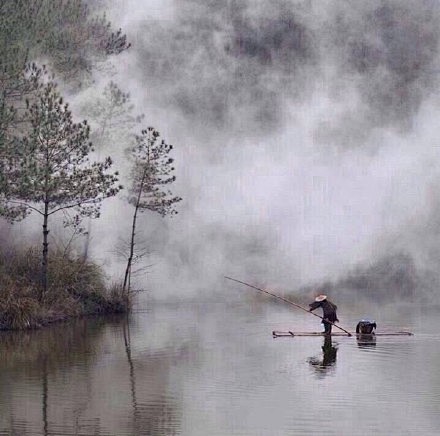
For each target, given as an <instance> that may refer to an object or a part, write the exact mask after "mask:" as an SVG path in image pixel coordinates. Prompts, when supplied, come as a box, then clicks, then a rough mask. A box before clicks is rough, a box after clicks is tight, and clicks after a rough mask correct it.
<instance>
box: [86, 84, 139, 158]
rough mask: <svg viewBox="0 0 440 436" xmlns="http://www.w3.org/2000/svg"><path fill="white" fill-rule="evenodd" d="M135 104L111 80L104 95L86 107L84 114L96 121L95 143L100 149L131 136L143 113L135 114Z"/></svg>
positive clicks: (91, 121)
mask: <svg viewBox="0 0 440 436" xmlns="http://www.w3.org/2000/svg"><path fill="white" fill-rule="evenodd" d="M133 110H134V105H133V104H132V103H131V98H130V94H129V93H127V92H124V91H122V90H121V88H119V86H118V85H117V84H116V83H115V82H113V81H110V82H109V83H108V84H107V86H106V87H105V88H104V91H103V92H102V95H101V96H99V97H97V98H95V99H94V101H93V102H92V103H91V104H87V106H86V107H84V114H85V115H86V116H87V119H88V120H89V122H90V123H94V124H95V125H96V126H94V132H93V136H92V139H93V143H94V144H95V146H96V147H97V148H98V149H99V148H101V147H103V146H107V147H108V146H109V145H111V144H113V145H114V144H115V143H116V144H119V145H120V144H121V142H123V141H127V137H130V136H131V133H130V132H131V131H132V129H133V128H134V127H135V125H136V124H138V123H140V122H141V120H142V119H143V117H144V116H143V115H134V114H133Z"/></svg>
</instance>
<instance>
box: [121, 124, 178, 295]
mask: <svg viewBox="0 0 440 436" xmlns="http://www.w3.org/2000/svg"><path fill="white" fill-rule="evenodd" d="M159 136H160V135H159V132H158V131H157V130H155V129H154V128H153V127H148V128H147V129H145V130H142V132H141V134H140V135H139V136H136V145H135V146H134V147H133V148H132V149H131V150H130V152H131V157H132V158H133V160H134V164H133V169H132V174H131V176H132V185H131V187H130V196H129V198H128V202H129V203H130V204H131V205H133V206H134V213H133V220H132V226H131V236H130V245H129V255H128V259H127V267H126V269H125V275H124V284H123V291H124V292H127V294H128V293H129V290H130V274H131V267H132V263H133V256H134V251H135V245H136V221H137V216H138V213H139V212H141V213H142V212H145V211H147V210H149V211H152V212H156V213H158V214H160V215H161V216H163V217H164V216H166V215H174V214H176V213H177V210H176V209H175V208H174V205H175V204H176V203H178V202H179V201H181V200H182V199H181V198H180V197H175V196H173V195H172V193H171V191H170V190H169V189H167V185H169V184H171V183H173V182H174V181H175V180H176V177H175V176H173V175H171V174H172V172H173V171H174V167H173V166H172V163H173V159H171V158H170V157H169V154H170V152H171V150H172V149H173V146H172V145H170V144H167V143H165V141H164V140H160V139H159Z"/></svg>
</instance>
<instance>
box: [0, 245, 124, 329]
mask: <svg viewBox="0 0 440 436" xmlns="http://www.w3.org/2000/svg"><path fill="white" fill-rule="evenodd" d="M48 277H49V282H48V283H49V286H48V290H47V292H46V293H45V294H44V296H43V298H42V299H40V298H39V296H40V294H41V287H40V286H41V284H40V282H41V252H40V250H39V249H36V248H29V249H26V250H21V251H16V250H3V251H0V330H15V329H27V328H38V327H41V326H44V325H48V324H50V323H53V322H57V321H62V320H67V319H69V318H74V317H80V316H85V315H94V314H106V313H123V312H127V311H128V310H129V303H128V300H127V298H126V297H125V296H124V295H123V293H122V287H121V286H118V285H113V286H110V287H108V286H106V284H105V280H104V274H103V271H102V269H101V268H100V267H99V266H97V265H96V264H94V263H92V262H89V261H86V262H84V261H83V260H81V259H77V258H74V257H72V256H69V255H66V254H65V253H62V252H55V253H53V254H52V255H51V256H50V258H49V270H48Z"/></svg>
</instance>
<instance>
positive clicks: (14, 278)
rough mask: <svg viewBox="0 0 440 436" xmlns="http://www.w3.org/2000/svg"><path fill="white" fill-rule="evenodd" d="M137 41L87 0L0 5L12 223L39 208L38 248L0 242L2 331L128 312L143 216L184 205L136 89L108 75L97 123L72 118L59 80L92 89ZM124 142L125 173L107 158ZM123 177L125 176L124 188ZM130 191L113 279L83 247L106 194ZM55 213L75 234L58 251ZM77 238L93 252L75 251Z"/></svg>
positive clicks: (4, 175)
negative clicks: (136, 105) (119, 268)
mask: <svg viewBox="0 0 440 436" xmlns="http://www.w3.org/2000/svg"><path fill="white" fill-rule="evenodd" d="M129 48H130V43H129V42H128V41H127V38H126V36H125V34H124V33H123V32H122V30H121V29H114V28H113V25H112V24H111V23H109V22H108V21H107V19H106V17H105V15H104V14H102V13H100V12H99V11H92V10H90V9H89V7H88V6H87V4H86V3H85V2H84V1H82V0H55V1H53V0H36V1H33V2H28V1H25V0H23V1H20V0H19V1H15V0H6V1H4V2H2V3H1V4H0V51H1V56H0V216H1V217H2V220H4V221H5V222H9V223H10V224H9V225H13V224H14V223H16V222H18V221H22V220H25V219H26V218H27V217H28V216H29V215H34V216H37V217H39V222H40V223H41V226H42V234H41V239H42V247H41V249H40V248H36V247H31V246H24V245H23V244H22V243H21V242H19V243H17V244H13V245H12V246H8V247H6V246H4V247H2V249H1V250H0V284H1V294H0V329H8V328H25V327H35V326H38V325H42V324H45V323H48V322H52V321H54V320H58V319H65V318H66V317H70V316H79V315H83V314H91V313H103V312H104V313H108V312H124V311H127V310H129V308H130V305H131V301H130V295H131V293H132V289H131V280H130V279H131V276H132V266H133V263H134V260H135V259H136V260H139V259H141V258H142V255H141V253H139V255H136V254H137V253H136V250H137V242H138V241H137V238H136V232H135V230H136V223H137V217H138V214H139V213H140V212H144V211H151V212H156V213H158V214H160V215H161V216H166V215H172V214H174V213H176V210H175V209H174V204H175V203H177V202H178V201H180V198H179V197H176V196H173V195H172V193H171V192H170V191H169V190H168V189H167V187H168V185H169V184H171V183H172V182H174V180H175V177H174V176H173V175H172V173H173V170H174V168H173V166H172V163H173V159H172V158H171V157H170V152H171V150H172V146H171V145H169V144H167V143H166V142H165V141H164V140H162V139H161V138H160V134H159V132H158V131H157V130H156V129H154V128H152V127H145V128H141V126H138V125H139V124H140V123H141V121H142V119H143V116H139V115H138V116H134V115H132V110H133V105H131V103H130V96H129V94H127V93H125V92H124V91H123V90H121V89H120V88H119V86H118V85H117V84H116V83H115V82H114V81H113V80H112V81H111V82H109V85H108V86H107V87H106V89H105V92H104V95H103V97H102V98H101V99H100V100H97V101H95V102H94V104H93V105H90V107H89V111H88V113H86V116H88V115H90V118H91V123H90V122H89V121H88V120H83V121H80V122H76V121H75V119H76V117H77V115H78V114H74V113H73V112H72V110H71V108H70V106H69V103H68V102H67V101H66V100H65V98H64V96H63V91H62V90H63V89H64V90H68V91H69V94H70V95H72V94H73V95H74V94H75V93H76V92H78V91H79V90H84V89H88V88H91V87H93V75H92V73H93V71H94V69H97V68H101V66H103V65H105V63H106V61H108V60H109V59H110V58H111V57H112V56H116V55H118V54H120V53H122V52H124V51H126V50H128V49H129ZM103 69H104V68H103ZM91 124H92V125H93V126H94V128H95V131H93V130H92V129H91V127H90V126H91ZM136 129H137V130H136ZM115 130H117V131H118V135H115V134H113V133H114V131H115ZM137 132H140V133H137ZM121 135H123V136H124V140H122V141H121V138H120V136H121ZM115 141H117V144H114V143H112V142H115ZM121 144H123V148H125V153H126V155H127V157H128V159H129V161H130V164H131V166H130V168H129V170H128V174H120V172H119V171H118V168H114V163H113V159H112V157H111V156H102V154H103V153H104V151H105V152H106V153H108V152H109V151H111V150H114V149H115V148H117V147H119V148H120V147H121ZM109 154H110V153H109ZM120 179H123V180H128V181H129V182H128V186H127V187H126V188H128V189H124V187H123V186H122V185H121V184H120ZM127 191H128V195H127V194H125V195H124V197H123V198H125V199H126V201H127V200H128V203H129V204H130V205H132V206H133V220H132V225H131V228H129V229H127V235H126V236H127V240H128V243H127V244H126V245H127V246H126V247H124V249H122V254H123V256H124V258H125V260H126V263H127V267H126V270H125V275H124V276H123V277H121V279H120V280H119V281H116V282H115V283H114V284H112V285H110V286H108V285H107V284H106V282H105V278H104V272H103V271H102V270H101V268H100V267H98V266H97V265H96V264H95V263H94V262H93V259H90V258H89V257H88V256H87V252H88V247H89V245H90V244H91V239H90V237H89V236H90V232H91V230H92V229H91V227H90V220H91V219H97V218H99V217H100V214H101V205H102V202H103V201H105V200H106V199H108V198H110V197H115V196H118V195H121V192H127ZM57 221H58V222H62V223H63V226H64V228H65V235H64V236H66V235H67V236H66V237H65V238H64V240H67V241H68V242H67V243H64V248H63V249H60V246H59V245H58V246H57V245H55V246H56V247H57V248H56V249H53V248H51V247H52V245H54V244H52V243H50V241H51V238H50V237H51V235H50V229H51V225H52V224H53V223H54V222H57ZM25 222H26V221H25ZM87 223H88V224H87ZM29 225H31V224H29ZM87 227H88V228H87ZM83 237H84V238H83ZM81 239H85V240H86V241H85V246H86V249H85V250H83V251H84V253H82V255H74V254H73V252H74V251H73V250H72V249H71V248H72V247H73V246H74V245H75V244H79V243H80V242H79V241H80V240H81ZM83 243H84V242H83Z"/></svg>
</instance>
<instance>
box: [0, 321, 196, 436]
mask: <svg viewBox="0 0 440 436" xmlns="http://www.w3.org/2000/svg"><path fill="white" fill-rule="evenodd" d="M133 325H135V324H133V323H132V324H131V327H132V329H133ZM144 335H145V333H144V331H143V330H142V329H140V330H138V329H137V330H136V334H135V336H134V338H133V339H134V345H133V344H132V338H131V331H130V324H129V323H128V320H126V319H125V317H122V318H119V319H116V320H114V321H110V322H109V320H108V319H107V320H105V319H104V320H100V319H88V320H80V321H78V322H75V323H72V324H70V323H69V324H63V325H58V326H54V327H52V328H48V329H45V330H41V331H30V332H20V333H18V332H11V333H4V334H1V335H0V346H1V347H2V353H1V354H0V410H1V411H0V433H1V434H3V433H4V434H20V435H33V434H43V435H48V434H60V435H62V434H94V435H99V434H115V435H116V434H117V435H118V436H119V435H144V434H148V435H153V436H154V435H164V434H166V435H173V434H179V433H180V427H181V405H180V401H181V398H180V397H179V394H178V392H179V388H180V387H179V381H177V383H178V385H177V386H176V385H175V384H172V383H175V382H176V380H173V378H172V377H173V374H174V371H173V369H174V368H176V367H177V366H178V365H179V364H180V363H182V361H185V359H187V357H188V353H189V349H190V348H191V347H192V346H193V345H191V344H189V345H188V343H187V344H186V345H185V344H182V343H179V342H173V343H170V344H169V346H168V347H164V346H163V344H162V345H161V346H160V347H159V348H155V347H145V345H144V343H143V338H144ZM177 380H181V379H180V378H179V379H177ZM176 392H177V394H176ZM24 411H25V413H24Z"/></svg>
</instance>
